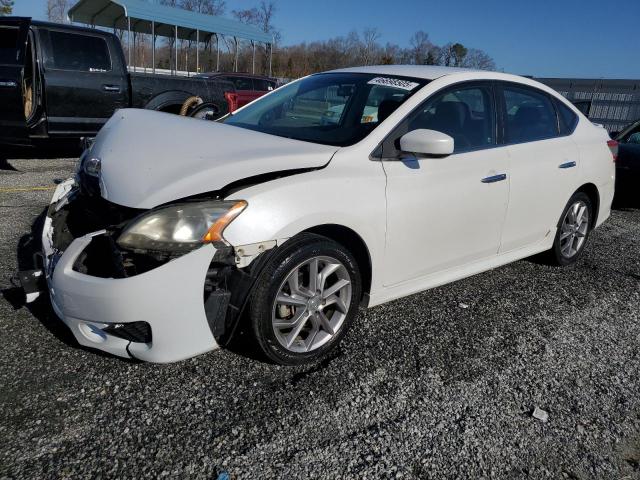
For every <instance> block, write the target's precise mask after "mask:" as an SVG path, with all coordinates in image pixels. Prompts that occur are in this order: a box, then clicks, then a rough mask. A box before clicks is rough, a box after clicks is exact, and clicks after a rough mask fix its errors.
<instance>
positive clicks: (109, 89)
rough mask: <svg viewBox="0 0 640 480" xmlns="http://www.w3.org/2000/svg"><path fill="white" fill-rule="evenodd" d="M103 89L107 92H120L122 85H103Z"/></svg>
mask: <svg viewBox="0 0 640 480" xmlns="http://www.w3.org/2000/svg"><path fill="white" fill-rule="evenodd" d="M102 89H103V90H104V91H105V92H115V93H120V87H119V86H118V85H103V86H102Z"/></svg>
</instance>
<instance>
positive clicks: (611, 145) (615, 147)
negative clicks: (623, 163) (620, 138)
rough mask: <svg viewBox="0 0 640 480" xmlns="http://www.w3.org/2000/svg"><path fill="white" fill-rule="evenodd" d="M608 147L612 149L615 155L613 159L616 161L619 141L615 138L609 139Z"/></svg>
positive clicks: (612, 154) (612, 153)
mask: <svg viewBox="0 0 640 480" xmlns="http://www.w3.org/2000/svg"><path fill="white" fill-rule="evenodd" d="M607 147H609V150H611V156H612V157H613V161H614V162H615V161H616V160H617V159H618V142H616V141H615V140H609V141H607Z"/></svg>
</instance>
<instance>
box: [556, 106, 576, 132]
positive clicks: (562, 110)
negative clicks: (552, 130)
mask: <svg viewBox="0 0 640 480" xmlns="http://www.w3.org/2000/svg"><path fill="white" fill-rule="evenodd" d="M556 106H557V108H558V113H559V114H560V133H561V134H562V135H569V134H571V133H573V131H574V130H575V128H576V125H577V124H578V116H577V115H576V114H575V113H574V112H573V110H571V109H570V108H569V107H567V106H566V105H565V104H564V103H562V102H561V101H560V100H556Z"/></svg>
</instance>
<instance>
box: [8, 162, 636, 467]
mask: <svg viewBox="0 0 640 480" xmlns="http://www.w3.org/2000/svg"><path fill="white" fill-rule="evenodd" d="M11 168H13V169H14V170H13V169H11ZM72 168H73V161H71V160H60V159H47V160H10V161H9V162H8V163H7V164H5V165H4V169H1V170H0V208H1V210H0V212H1V219H0V222H1V227H0V249H1V255H0V268H1V271H2V275H1V276H0V286H1V287H2V289H3V294H4V298H3V299H0V477H9V478H38V479H39V478H60V477H63V478H80V477H85V478H86V477H101V478H116V477H117V478H125V477H131V478H147V477H148V478H156V477H160V476H166V477H171V478H175V477H194V478H209V479H210V478H213V479H215V478H217V476H218V474H220V473H221V472H225V471H226V472H228V473H229V474H230V475H231V477H232V478H240V479H245V478H248V479H253V478H267V479H271V478H287V479H291V478H367V479H374V478H439V479H440V478H450V477H456V478H474V479H477V478H554V479H558V478H569V479H587V478H597V479H623V478H624V479H633V478H640V382H639V381H638V372H639V371H640V368H639V367H640V315H639V310H640V309H639V307H640V293H639V291H640V242H638V240H639V239H640V210H638V209H633V208H627V209H623V210H617V211H615V212H614V213H613V216H612V218H611V219H610V220H609V221H608V222H607V223H606V224H605V225H604V226H603V227H602V228H600V229H599V230H597V231H596V232H595V234H594V235H593V236H592V237H591V242H590V245H589V246H588V247H587V251H586V253H585V256H584V257H583V258H582V260H581V261H580V262H579V264H578V265H576V266H574V267H572V268H568V269H554V268H550V267H546V266H542V265H539V264H537V263H534V262H531V261H521V262H517V263H515V264H512V265H509V266H506V267H503V268H500V269H498V270H495V271H492V272H488V273H485V274H482V275H478V276H475V277H473V278H469V279H467V280H464V281H460V282H457V283H455V284H452V285H448V286H444V287H441V288H437V289H434V290H431V291H429V292H425V293H421V294H417V295H414V296H411V297H409V298H406V299H403V300H399V301H395V302H392V303H389V304H387V305H384V306H381V307H376V308H373V309H371V310H369V311H368V312H363V313H362V314H361V315H360V317H359V319H358V320H357V321H356V326H355V328H354V329H353V330H352V331H351V332H350V334H349V335H348V336H347V339H346V340H345V342H344V343H343V346H342V347H341V349H340V351H339V352H338V354H337V355H336V356H335V357H333V358H331V359H329V360H326V361H325V362H323V363H322V364H319V365H316V366H311V367H302V368H287V367H278V366H274V365H270V364H267V363H264V362H261V361H258V360H255V359H252V358H249V356H243V355H239V354H237V353H232V352H229V351H224V350H223V351H217V352H213V353H210V354H207V355H203V356H200V357H198V358H195V359H192V360H187V361H184V362H180V363H177V364H172V365H151V364H140V363H133V362H128V361H123V360H121V359H117V358H114V357H110V356H107V355H102V354H100V353H97V352H94V351H89V350H84V349H81V348H79V347H78V346H77V345H76V344H75V342H74V340H73V338H72V336H71V334H70V333H69V332H68V331H67V330H66V329H65V327H64V326H63V325H62V324H61V322H60V321H59V320H57V319H56V317H55V315H54V314H53V313H52V312H51V311H50V308H49V306H48V305H47V303H46V302H45V301H42V302H39V303H38V304H36V305H34V306H32V307H30V308H26V307H20V308H16V307H17V306H18V305H19V304H18V302H17V297H16V292H15V290H13V289H12V288H11V287H12V285H11V281H10V279H11V276H12V274H13V272H14V271H15V270H16V269H17V268H18V263H20V264H21V265H22V266H23V265H25V263H26V262H27V261H28V256H25V254H24V253H21V254H18V253H17V252H18V251H20V252H25V251H28V250H29V245H30V244H29V242H30V233H31V228H32V223H33V222H34V221H35V220H36V219H37V217H38V215H39V214H41V213H42V211H43V209H44V208H45V206H46V205H47V203H48V199H49V197H50V196H51V194H52V191H51V190H50V189H49V190H33V189H31V188H33V187H39V188H42V187H44V188H46V187H49V188H50V187H51V186H52V185H53V184H54V181H55V180H58V179H63V178H65V177H66V176H68V174H69V173H70V171H71V170H72ZM19 189H23V190H19ZM25 257H26V258H25ZM461 304H462V305H461ZM464 307H467V308H464ZM176 321H177V322H179V319H176ZM536 406H537V407H539V408H541V409H544V410H545V411H547V412H548V415H549V419H548V422H547V423H543V422H542V421H540V420H538V419H536V418H533V417H532V415H531V412H532V410H533V409H534V407H536Z"/></svg>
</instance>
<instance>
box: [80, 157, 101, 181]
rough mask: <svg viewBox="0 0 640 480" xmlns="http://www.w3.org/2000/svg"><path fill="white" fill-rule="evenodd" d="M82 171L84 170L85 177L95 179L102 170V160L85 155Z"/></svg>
mask: <svg viewBox="0 0 640 480" xmlns="http://www.w3.org/2000/svg"><path fill="white" fill-rule="evenodd" d="M82 170H84V173H86V174H87V175H90V176H92V177H96V178H97V177H99V176H100V170H102V160H101V159H99V158H97V157H92V156H90V155H87V156H86V157H85V159H84V160H83V161H82Z"/></svg>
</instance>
